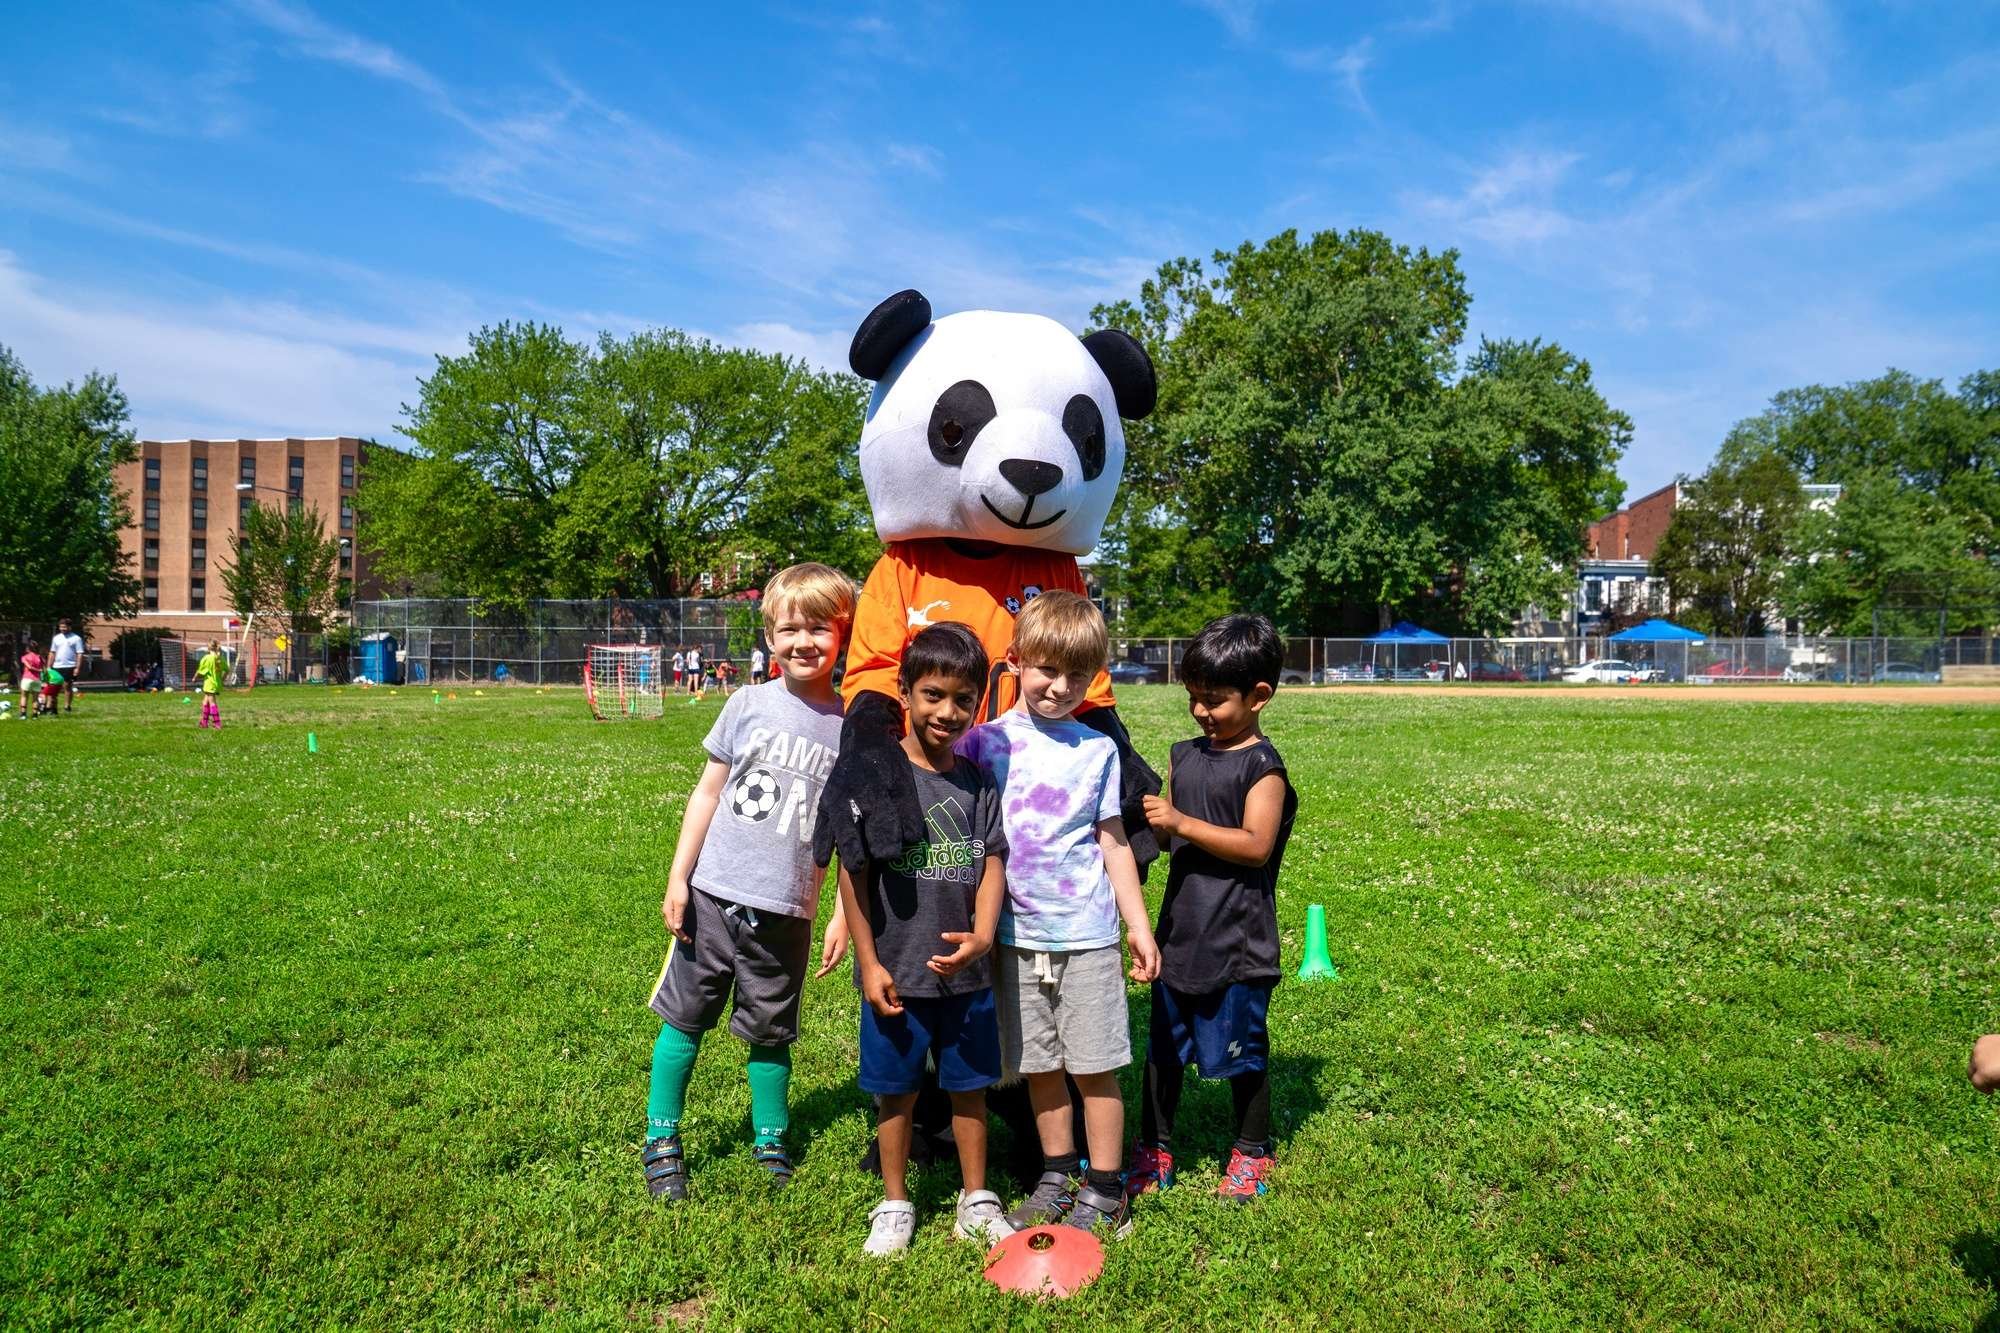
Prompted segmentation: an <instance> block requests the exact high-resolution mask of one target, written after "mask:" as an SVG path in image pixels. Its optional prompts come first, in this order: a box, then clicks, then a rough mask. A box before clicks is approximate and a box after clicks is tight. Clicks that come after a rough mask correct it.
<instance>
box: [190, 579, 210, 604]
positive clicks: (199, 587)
mask: <svg viewBox="0 0 2000 1333" xmlns="http://www.w3.org/2000/svg"><path fill="white" fill-rule="evenodd" d="M207 609H208V580H207V579H194V580H192V581H191V582H190V583H189V584H188V610H190V611H206V610H207Z"/></svg>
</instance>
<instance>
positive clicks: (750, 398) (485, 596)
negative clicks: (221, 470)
mask: <svg viewBox="0 0 2000 1333" xmlns="http://www.w3.org/2000/svg"><path fill="white" fill-rule="evenodd" d="M862 401H863V396H862V387H861V385H860V383H859V382H858V381H856V380H854V379H853V378H852V377H850V376H845V375H826V374H819V373H816V372H814V371H812V370H811V369H809V368H808V367H807V366H806V365H805V364H804V363H802V362H796V361H788V360H786V359H785V358H783V357H779V356H772V355H767V354H764V353H759V352H754V351H746V350H741V349H736V348H727V347H720V346H717V345H715V344H713V343H709V342H707V341H704V340H700V339H694V338H689V337H687V336H686V335H684V334H681V333H678V332H674V331H671V330H666V331H655V332H647V333H639V334H634V335H632V336H630V337H628V338H624V339H617V338H613V337H610V336H609V335H607V336H605V337H603V338H600V339H599V341H598V343H597V345H596V346H595V347H589V346H585V345H583V344H580V343H572V342H569V341H567V340H566V339H564V337H563V335H562V333H561V331H560V330H559V329H554V328H549V327H546V326H541V325H525V326H515V325H508V324H503V325H501V326H499V327H498V328H496V329H481V330H480V331H479V333H477V334H475V335H474V336H473V338H472V339H471V343H470V347H469V349H468V351H467V352H466V354H465V355H463V356H461V357H456V358H440V360H439V362H438V368H437V371H436V373H434V374H433V375H432V376H430V377H429V378H428V379H426V380H424V381H423V382H422V386H421V393H420V396H419V401H418V403H417V405H416V406H414V407H406V408H405V409H404V411H405V415H406V417H407V419H408V425H407V427H406V433H407V434H408V435H409V436H410V437H411V439H412V440H413V441H414V442H415V445H416V448H415V451H414V452H413V453H411V454H409V455H395V454H384V455H371V457H370V464H369V473H368V476H367V477H366V479H365V480H364V481H363V484H362V486H361V489H360V492H359V493H358V495H357V497H356V507H357V509H358V510H359V512H360V515H361V518H362V520H363V522H362V529H363V533H364V540H366V541H367V543H368V545H369V548H370V551H371V554H372V555H373V556H374V558H375V561H376V565H375V567H376V570H377V571H378V573H379V574H380V575H381V576H382V577H383V578H384V579H385V580H386V581H388V582H390V583H391V584H394V583H396V582H398V581H401V582H405V583H407V584H409V585H411V586H412V587H413V588H416V587H421V588H423V589H424V590H425V591H429V592H434V593H439V594H444V595H470V596H474V597H478V598H480V599H482V600H484V601H486V602H489V603H492V604H495V605H497V606H499V607H508V606H513V607H518V606H520V605H522V604H524V603H525V602H527V601H528V600H530V599H532V598H536V597H548V596H576V597H604V596H619V597H677V596H686V595H689V594H690V593H692V592H694V591H696V589H697V586H698V581H699V579H700V576H701V575H702V574H703V573H705V572H709V571H713V570H716V569H718V568H727V569H739V570H741V572H742V577H743V580H744V581H745V582H746V583H748V582H754V581H758V580H759V579H760V578H761V575H762V574H764V573H767V572H769V571H770V570H771V569H775V568H776V567H777V566H778V565H781V564H785V563H790V562H791V561H793V560H799V559H816V560H824V561H826V562H827V563H829V564H835V565H837V566H839V567H841V568H845V569H849V570H853V569H858V568H860V567H862V566H863V565H865V563H866V561H867V560H869V559H872V558H873V555H874V549H875V543H874V538H873V534H872V532H870V530H869V522H868V507H867V501H866V497H865V495H864V494H863V492H862V489H861V480H860V471H859V465H858V463H857V461H856V459H855V457H854V449H853V447H852V442H853V440H854V439H855V437H856V435H857V433H858V429H859V425H860V419H861V406H862Z"/></svg>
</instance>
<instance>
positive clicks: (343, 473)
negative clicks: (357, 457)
mask: <svg viewBox="0 0 2000 1333" xmlns="http://www.w3.org/2000/svg"><path fill="white" fill-rule="evenodd" d="M340 484H341V485H343V486H346V487H350V488H352V487H353V485H354V455H353V454H342V455H341V456H340Z"/></svg>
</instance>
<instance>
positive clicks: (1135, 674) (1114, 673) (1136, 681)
mask: <svg viewBox="0 0 2000 1333" xmlns="http://www.w3.org/2000/svg"><path fill="white" fill-rule="evenodd" d="M1110 672H1111V683H1112V684H1113V685H1151V684H1152V683H1154V682H1155V681H1157V680H1158V679H1159V678H1160V669H1159V668H1158V667H1156V666H1153V665H1152V664H1150V663H1147V662H1134V661H1132V660H1131V659H1130V658H1127V659H1125V660H1123V661H1119V662H1113V663H1112V664H1111V668H1110Z"/></svg>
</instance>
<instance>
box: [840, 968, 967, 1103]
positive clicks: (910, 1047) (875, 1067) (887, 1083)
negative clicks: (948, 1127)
mask: <svg viewBox="0 0 2000 1333" xmlns="http://www.w3.org/2000/svg"><path fill="white" fill-rule="evenodd" d="M930 1054H935V1055H936V1056H937V1071H938V1086H939V1087H940V1088H943V1089H944V1090H945V1091H946V1092H975V1091H977V1090H979V1089H981V1088H990V1087H992V1086H993V1085H994V1084H995V1083H998V1082H999V1081H1000V1022H999V1020H998V1019H997V1018H996V1017H995V1016H994V1011H993V990H992V988H991V987H987V988H986V989H984V990H976V991H973V992H971V993H970V994H968V995H905V996H904V997H903V1012H902V1013H900V1014H892V1015H890V1016H889V1017H887V1018H884V1017H882V1016H881V1015H880V1014H878V1013H876V1012H875V1009H874V1007H873V1006H872V1005H870V1004H869V1003H868V1002H867V1001H866V1000H863V1001H862V1002H861V1090H862V1091H863V1092H869V1093H874V1094H875V1095H877V1096H883V1097H894V1096H897V1095H898V1094H901V1093H905V1092H915V1091H916V1090H917V1089H918V1088H920V1087H922V1086H923V1082H924V1057H925V1056H926V1055H930Z"/></svg>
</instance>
